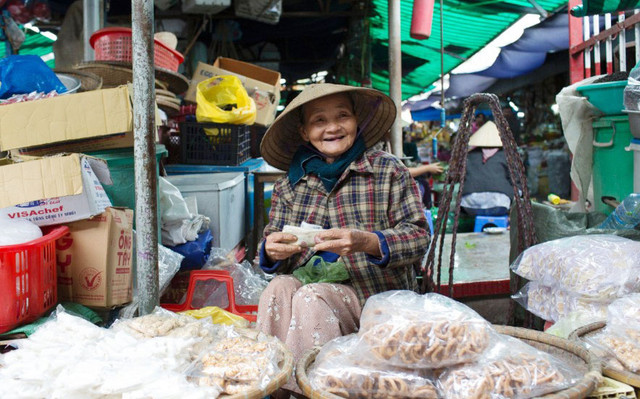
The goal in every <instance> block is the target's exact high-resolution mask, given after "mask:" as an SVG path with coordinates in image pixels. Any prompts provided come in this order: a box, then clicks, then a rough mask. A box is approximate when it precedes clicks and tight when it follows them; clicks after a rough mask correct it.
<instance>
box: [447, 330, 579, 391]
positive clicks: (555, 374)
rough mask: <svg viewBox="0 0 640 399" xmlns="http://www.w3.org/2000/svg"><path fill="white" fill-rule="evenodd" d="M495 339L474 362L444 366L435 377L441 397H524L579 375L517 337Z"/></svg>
mask: <svg viewBox="0 0 640 399" xmlns="http://www.w3.org/2000/svg"><path fill="white" fill-rule="evenodd" d="M496 336H498V337H499V338H498V339H496V340H494V344H493V345H492V346H491V347H490V348H489V349H487V351H486V352H485V353H484V354H483V355H482V357H481V358H480V359H478V361H476V362H474V363H468V364H464V365H461V366H458V367H453V368H450V369H447V370H446V371H445V372H444V373H443V374H442V375H440V377H439V379H438V387H439V388H440V391H441V392H442V393H443V395H444V398H445V399H449V398H451V399H462V398H469V399H471V398H491V399H507V398H509V399H525V398H532V397H538V396H542V395H544V394H546V393H549V392H555V391H558V390H561V389H564V388H567V387H570V386H572V385H573V384H575V383H576V382H577V381H578V380H579V378H580V374H579V372H578V371H577V370H575V369H573V368H572V367H571V366H570V365H569V364H567V363H565V362H564V361H561V360H559V359H557V358H555V357H553V356H551V355H550V354H548V353H546V352H542V351H540V350H537V349H535V348H533V347H532V346H529V345H527V344H525V343H524V342H522V341H520V340H519V339H516V338H513V337H509V336H507V335H502V334H496Z"/></svg>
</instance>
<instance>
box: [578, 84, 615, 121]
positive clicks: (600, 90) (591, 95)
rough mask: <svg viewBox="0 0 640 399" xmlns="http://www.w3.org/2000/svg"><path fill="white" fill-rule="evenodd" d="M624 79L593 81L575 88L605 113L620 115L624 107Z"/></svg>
mask: <svg viewBox="0 0 640 399" xmlns="http://www.w3.org/2000/svg"><path fill="white" fill-rule="evenodd" d="M625 86H627V81H626V80H619V81H616V82H605V83H594V84H590V85H584V86H580V87H578V88H577V89H576V90H577V91H578V92H579V93H580V94H582V95H583V96H585V97H587V99H588V100H589V102H590V103H591V104H593V106H594V107H596V108H598V109H599V110H600V111H602V112H604V114H605V115H620V114H622V110H623V109H624V88H625Z"/></svg>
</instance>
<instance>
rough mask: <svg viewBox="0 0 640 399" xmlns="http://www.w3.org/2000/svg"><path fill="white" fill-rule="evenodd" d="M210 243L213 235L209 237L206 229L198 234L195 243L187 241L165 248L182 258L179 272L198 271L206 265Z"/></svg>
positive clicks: (209, 234) (208, 231) (209, 232)
mask: <svg viewBox="0 0 640 399" xmlns="http://www.w3.org/2000/svg"><path fill="white" fill-rule="evenodd" d="M212 243H213V235H211V230H209V229H207V230H205V231H204V232H202V233H200V234H198V238H197V239H196V240H195V241H189V242H186V243H184V244H180V245H176V246H175V247H167V248H169V249H171V250H173V251H175V252H177V253H179V254H180V255H183V256H184V259H183V260H182V263H181V264H180V271H185V270H198V269H202V266H204V264H205V263H207V259H209V253H210V252H211V244H212Z"/></svg>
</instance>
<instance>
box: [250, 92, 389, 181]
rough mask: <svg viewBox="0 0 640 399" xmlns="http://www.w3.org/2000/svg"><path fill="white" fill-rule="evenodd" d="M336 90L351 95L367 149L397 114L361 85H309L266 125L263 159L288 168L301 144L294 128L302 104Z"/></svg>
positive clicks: (384, 99)
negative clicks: (268, 125)
mask: <svg viewBox="0 0 640 399" xmlns="http://www.w3.org/2000/svg"><path fill="white" fill-rule="evenodd" d="M337 93H347V94H349V95H350V96H351V99H352V101H353V111H354V114H355V116H356V120H357V121H358V129H359V132H360V134H362V136H363V137H364V140H365V145H366V147H367V148H370V147H371V146H373V145H374V144H376V143H377V142H378V141H380V140H382V138H383V137H384V135H385V133H386V132H387V131H388V130H389V129H390V128H391V125H393V122H394V121H395V119H396V115H397V113H398V110H397V108H396V106H395V104H394V102H393V100H391V98H389V96H387V95H386V94H384V93H382V92H380V91H378V90H374V89H368V88H365V87H353V86H345V85H337V84H330V83H320V84H315V85H310V86H309V87H307V88H306V89H305V90H303V91H302V92H301V93H300V94H298V96H297V97H296V98H295V99H293V101H291V103H290V104H289V105H288V106H287V108H285V110H284V111H282V114H280V116H278V118H276V120H275V121H274V122H273V124H272V125H271V126H270V127H269V129H268V130H267V132H266V133H265V135H264V138H263V139H262V143H261V144H260V154H262V156H263V157H264V159H265V161H267V163H268V164H269V165H271V166H274V167H276V168H278V169H280V170H284V171H286V170H288V169H289V164H290V163H291V160H292V159H293V156H294V155H295V153H296V151H297V150H298V147H299V146H300V145H301V144H303V143H304V141H303V140H302V137H301V136H300V133H299V130H298V129H299V127H300V125H301V124H302V113H301V112H302V106H303V105H304V104H306V103H308V102H311V101H313V100H317V99H318V98H321V97H325V96H329V95H332V94H337Z"/></svg>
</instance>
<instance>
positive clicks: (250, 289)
mask: <svg viewBox="0 0 640 399" xmlns="http://www.w3.org/2000/svg"><path fill="white" fill-rule="evenodd" d="M227 253H228V251H226V250H224V249H222V248H212V249H211V253H210V255H209V259H208V260H207V263H206V264H205V265H204V267H203V270H226V271H228V272H229V274H230V275H231V277H232V278H233V290H234V293H235V296H236V304H238V305H257V304H258V302H260V295H262V291H264V289H265V288H267V285H269V281H270V280H271V279H272V278H273V276H272V275H270V274H266V273H264V272H263V271H262V269H260V268H259V267H253V266H252V265H251V263H249V262H247V261H244V262H242V263H236V262H233V261H230V260H229V259H228V258H227ZM220 295H222V294H220ZM224 296H225V298H226V291H225V293H224ZM211 303H218V302H211Z"/></svg>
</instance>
